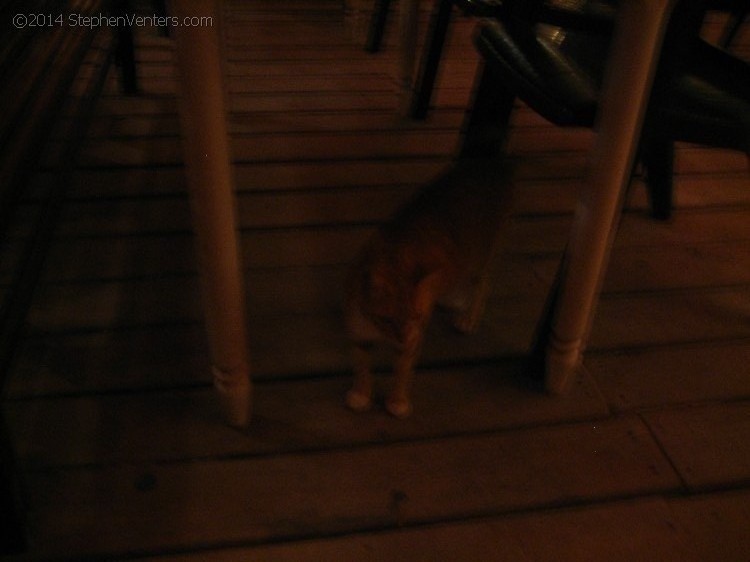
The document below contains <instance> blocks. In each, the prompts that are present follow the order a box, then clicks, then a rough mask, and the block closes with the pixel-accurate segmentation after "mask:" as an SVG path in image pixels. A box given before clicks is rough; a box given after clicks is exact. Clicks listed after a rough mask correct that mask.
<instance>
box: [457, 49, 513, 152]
mask: <svg viewBox="0 0 750 562" xmlns="http://www.w3.org/2000/svg"><path fill="white" fill-rule="evenodd" d="M479 76H480V78H479V83H478V84H477V86H476V90H475V92H474V102H473V103H472V104H471V106H470V108H469V109H468V111H467V116H466V120H465V123H464V130H463V135H464V138H463V144H462V146H461V150H460V151H459V155H460V157H462V158H495V157H497V156H499V155H500V154H502V152H503V150H504V149H505V141H506V139H507V136H508V127H509V124H510V117H511V114H512V112H513V104H514V102H515V95H514V94H512V93H510V92H508V90H507V89H506V88H504V87H503V79H502V77H501V76H500V75H499V74H498V73H497V71H495V70H494V69H493V67H492V65H491V64H486V63H482V66H481V67H480V70H479Z"/></svg>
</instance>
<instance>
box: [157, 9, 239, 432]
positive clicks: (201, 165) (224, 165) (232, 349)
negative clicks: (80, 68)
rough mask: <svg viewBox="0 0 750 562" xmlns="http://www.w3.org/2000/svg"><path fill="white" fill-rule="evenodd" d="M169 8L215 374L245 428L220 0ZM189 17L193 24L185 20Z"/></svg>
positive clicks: (230, 411)
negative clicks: (188, 23) (175, 21)
mask: <svg viewBox="0 0 750 562" xmlns="http://www.w3.org/2000/svg"><path fill="white" fill-rule="evenodd" d="M170 7H171V14H172V15H173V16H174V17H176V18H177V19H178V20H179V22H180V25H177V26H176V27H175V29H174V35H175V41H176V51H175V52H176V57H177V65H178V68H179V73H180V117H181V125H182V132H183V146H184V155H185V167H186V172H187V184H188V189H189V191H190V202H191V210H192V218H193V229H194V234H195V242H196V251H197V258H198V268H199V273H200V279H201V289H202V298H203V308H204V316H205V323H206V330H207V335H208V341H209V349H210V353H211V361H212V365H213V368H212V370H213V380H214V384H215V386H216V390H217V392H218V395H219V398H220V400H221V402H222V407H223V409H224V414H225V416H226V419H227V422H228V423H229V424H230V425H232V426H238V427H242V426H245V425H247V424H248V422H249V420H250V411H251V382H250V374H249V371H250V369H249V359H248V351H247V340H248V338H247V326H246V322H245V320H246V318H245V298H244V290H243V280H242V268H241V265H240V257H239V256H240V253H239V243H238V234H237V224H236V217H235V201H234V193H233V181H232V170H231V156H230V154H231V153H230V147H229V135H228V130H227V123H226V118H227V114H226V105H225V90H224V87H223V76H222V71H221V69H222V58H221V36H220V24H221V21H220V16H221V12H220V6H219V1H218V0H210V1H209V0H176V1H173V2H171V6H170ZM201 17H205V18H211V19H210V20H203V21H202V22H201V20H198V19H196V18H201ZM186 18H191V19H190V21H191V23H193V24H195V25H191V26H186V25H184V24H183V22H185V21H186Z"/></svg>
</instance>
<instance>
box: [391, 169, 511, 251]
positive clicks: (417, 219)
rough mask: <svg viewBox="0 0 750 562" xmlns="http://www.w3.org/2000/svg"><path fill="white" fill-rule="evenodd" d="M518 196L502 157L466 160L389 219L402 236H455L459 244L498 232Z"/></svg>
mask: <svg viewBox="0 0 750 562" xmlns="http://www.w3.org/2000/svg"><path fill="white" fill-rule="evenodd" d="M512 199H513V189H512V186H511V180H510V173H509V171H508V170H507V168H506V167H505V166H504V165H503V164H502V163H499V162H497V161H488V160H461V161H458V162H457V163H456V164H455V165H453V166H452V167H451V168H449V169H448V170H447V171H446V172H445V173H443V174H441V175H440V176H439V177H438V178H436V179H435V180H434V181H432V182H430V183H429V184H427V185H426V186H425V187H423V188H422V189H421V190H420V191H419V192H417V193H416V194H415V196H414V197H413V198H412V199H411V200H410V201H409V202H408V203H407V204H406V205H405V206H404V208H403V209H402V210H401V212H400V213H398V214H397V215H396V217H394V219H393V221H391V223H390V227H389V228H387V230H390V231H391V232H392V234H393V235H395V236H397V237H402V238H403V237H409V236H410V235H411V236H420V235H421V234H424V235H426V236H436V235H438V234H440V235H443V236H448V237H450V239H451V240H453V242H454V243H456V244H457V245H458V246H459V247H463V246H466V245H475V244H480V243H481V242H482V240H484V241H489V240H490V239H491V238H493V237H494V236H495V233H496V231H497V230H498V228H499V226H500V223H501V221H502V219H503V217H504V216H505V215H506V214H507V213H508V212H509V209H510V206H511V202H512Z"/></svg>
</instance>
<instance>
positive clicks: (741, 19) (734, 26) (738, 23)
mask: <svg viewBox="0 0 750 562" xmlns="http://www.w3.org/2000/svg"><path fill="white" fill-rule="evenodd" d="M749 10H750V8H748V7H747V6H742V7H740V5H739V3H738V4H737V7H736V8H735V9H734V10H733V11H732V13H731V14H730V16H729V23H727V26H726V27H725V28H724V31H723V32H722V34H721V39H719V45H721V47H722V48H724V49H729V47H731V46H732V41H734V37H735V36H736V35H737V32H738V31H739V30H740V27H742V24H743V23H745V18H746V17H747V14H748V11H749Z"/></svg>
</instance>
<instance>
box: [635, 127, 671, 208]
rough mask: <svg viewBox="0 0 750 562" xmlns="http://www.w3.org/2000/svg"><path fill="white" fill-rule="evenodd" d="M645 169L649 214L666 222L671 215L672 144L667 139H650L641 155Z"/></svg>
mask: <svg viewBox="0 0 750 562" xmlns="http://www.w3.org/2000/svg"><path fill="white" fill-rule="evenodd" d="M642 161H643V165H644V166H645V168H646V185H647V186H648V193H649V199H650V201H651V214H652V215H653V217H654V218H656V219H661V220H666V219H668V218H669V217H670V216H671V214H672V179H673V178H672V175H673V173H674V143H673V142H672V141H671V140H669V139H650V140H649V142H648V143H647V145H646V146H645V147H644V150H643V155H642Z"/></svg>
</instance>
